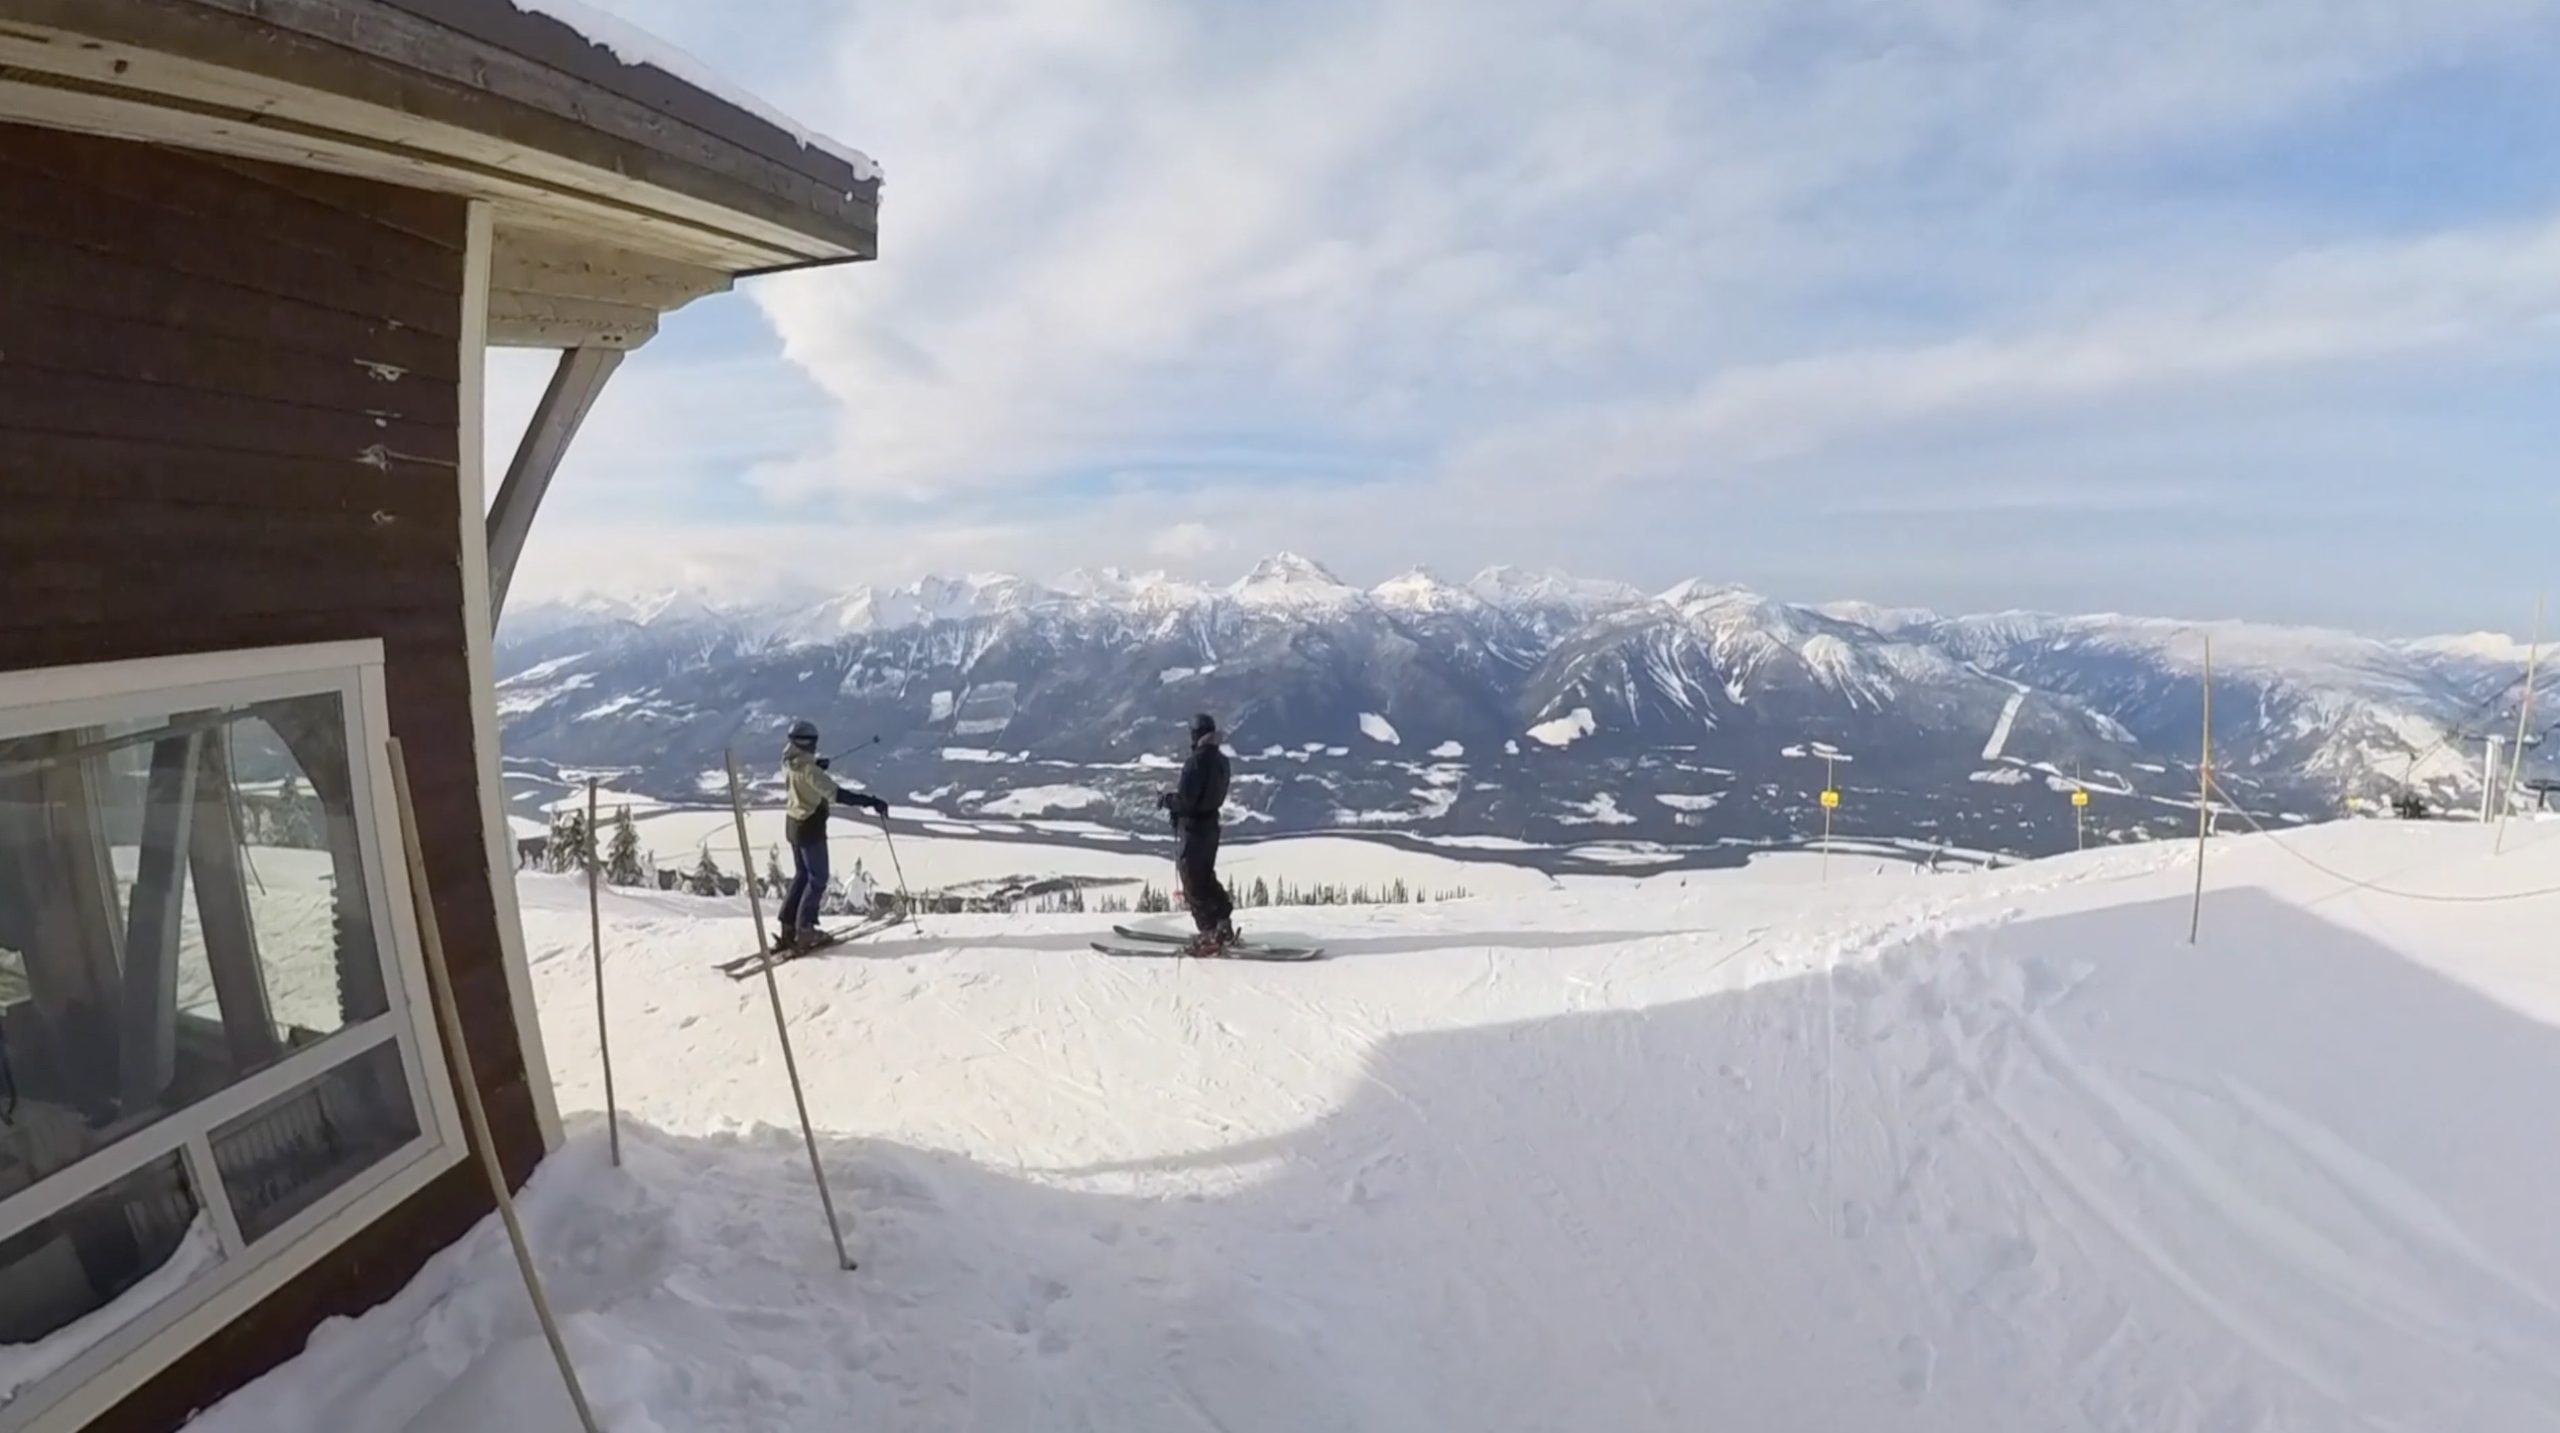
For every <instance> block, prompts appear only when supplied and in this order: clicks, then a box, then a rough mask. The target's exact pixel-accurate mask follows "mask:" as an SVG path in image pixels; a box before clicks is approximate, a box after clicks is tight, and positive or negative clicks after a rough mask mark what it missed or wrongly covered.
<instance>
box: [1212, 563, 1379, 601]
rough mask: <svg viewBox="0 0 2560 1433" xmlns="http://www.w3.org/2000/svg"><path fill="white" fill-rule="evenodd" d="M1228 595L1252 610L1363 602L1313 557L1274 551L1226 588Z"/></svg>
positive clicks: (1349, 587)
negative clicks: (1253, 608) (1256, 608)
mask: <svg viewBox="0 0 2560 1433" xmlns="http://www.w3.org/2000/svg"><path fill="white" fill-rule="evenodd" d="M1227 596H1228V597H1229V598H1231V599H1232V600H1234V601H1236V602H1239V603H1243V604H1244V605H1246V606H1252V607H1339V606H1348V605H1349V604H1351V603H1354V602H1358V601H1360V600H1361V599H1362V597H1363V596H1364V594H1363V593H1362V592H1361V591H1360V589H1359V588H1356V587H1352V586H1349V585H1347V584H1345V583H1344V582H1343V581H1342V579H1340V578H1338V577H1336V576H1334V575H1333V574H1332V573H1330V572H1327V571H1325V569H1324V567H1323V565H1322V564H1320V563H1318V562H1316V561H1314V560H1313V559H1311V558H1305V557H1300V556H1299V555H1298V554H1296V553H1294V552H1275V553H1273V554H1272V555H1271V556H1269V557H1266V558H1264V559H1262V560H1261V561H1260V562H1257V563H1255V564H1254V565H1253V570H1252V571H1251V572H1248V573H1246V574H1245V575H1244V578H1243V580H1241V581H1239V582H1237V583H1236V584H1235V585H1234V586H1232V587H1229V588H1228V589H1227Z"/></svg>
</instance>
